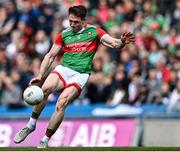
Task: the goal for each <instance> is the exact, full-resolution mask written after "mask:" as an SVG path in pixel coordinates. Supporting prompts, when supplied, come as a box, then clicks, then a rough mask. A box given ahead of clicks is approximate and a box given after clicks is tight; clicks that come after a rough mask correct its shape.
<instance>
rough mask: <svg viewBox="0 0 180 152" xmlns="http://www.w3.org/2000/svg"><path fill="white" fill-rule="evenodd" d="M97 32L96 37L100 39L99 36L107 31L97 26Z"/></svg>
mask: <svg viewBox="0 0 180 152" xmlns="http://www.w3.org/2000/svg"><path fill="white" fill-rule="evenodd" d="M96 29H97V33H98V38H99V39H100V40H101V38H102V37H103V35H105V34H107V32H105V31H104V30H103V29H102V28H100V27H97V28H96Z"/></svg>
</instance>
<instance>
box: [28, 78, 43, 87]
mask: <svg viewBox="0 0 180 152" xmlns="http://www.w3.org/2000/svg"><path fill="white" fill-rule="evenodd" d="M41 80H42V78H41V77H40V76H37V77H34V78H33V79H32V80H31V81H30V82H29V85H38V86H39V84H40V82H41Z"/></svg>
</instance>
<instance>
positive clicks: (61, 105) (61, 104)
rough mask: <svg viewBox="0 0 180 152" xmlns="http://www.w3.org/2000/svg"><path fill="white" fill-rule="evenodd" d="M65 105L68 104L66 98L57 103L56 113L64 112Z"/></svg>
mask: <svg viewBox="0 0 180 152" xmlns="http://www.w3.org/2000/svg"><path fill="white" fill-rule="evenodd" d="M67 103H68V101H67V98H61V99H60V100H59V101H58V103H57V106H56V111H57V112H60V111H63V110H65V108H66V105H67Z"/></svg>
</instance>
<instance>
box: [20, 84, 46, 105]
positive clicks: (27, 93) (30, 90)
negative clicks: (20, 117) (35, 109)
mask: <svg viewBox="0 0 180 152" xmlns="http://www.w3.org/2000/svg"><path fill="white" fill-rule="evenodd" d="M23 98H24V101H25V102H26V103H27V104H29V105H37V104H39V103H40V102H41V101H42V100H43V98H44V93H43V91H42V89H41V88H40V87H38V86H35V85H32V86H29V87H27V88H26V89H25V90H24V93H23Z"/></svg>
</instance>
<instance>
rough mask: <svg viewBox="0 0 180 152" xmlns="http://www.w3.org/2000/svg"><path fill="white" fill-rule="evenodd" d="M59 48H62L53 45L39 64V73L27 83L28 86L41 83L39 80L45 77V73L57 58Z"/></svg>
mask: <svg viewBox="0 0 180 152" xmlns="http://www.w3.org/2000/svg"><path fill="white" fill-rule="evenodd" d="M61 48H62V46H59V45H56V44H53V46H52V47H51V49H50V51H49V52H48V53H47V54H46V55H45V57H44V59H43V61H42V63H41V66H40V72H39V74H38V76H37V77H35V78H33V79H32V80H31V81H30V83H29V84H30V85H32V84H33V83H38V82H40V81H41V79H42V78H43V75H45V73H46V71H48V69H49V68H50V66H51V65H52V63H53V61H54V59H55V57H56V56H57V54H58V52H59V50H61Z"/></svg>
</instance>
